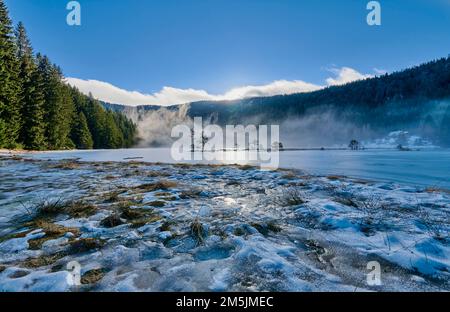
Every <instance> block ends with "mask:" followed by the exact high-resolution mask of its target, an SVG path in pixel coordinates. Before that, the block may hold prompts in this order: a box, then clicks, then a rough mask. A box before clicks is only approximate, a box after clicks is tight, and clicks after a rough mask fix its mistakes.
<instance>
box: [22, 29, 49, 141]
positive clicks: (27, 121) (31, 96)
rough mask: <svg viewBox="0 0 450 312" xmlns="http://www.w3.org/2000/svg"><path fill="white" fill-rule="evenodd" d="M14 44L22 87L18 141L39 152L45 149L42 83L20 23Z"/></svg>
mask: <svg viewBox="0 0 450 312" xmlns="http://www.w3.org/2000/svg"><path fill="white" fill-rule="evenodd" d="M16 42H17V58H18V60H19V64H20V72H19V79H20V82H21V86H22V88H21V89H22V93H21V102H22V105H21V108H22V110H21V114H22V124H21V131H20V140H21V142H23V144H24V147H25V148H27V149H32V150H41V149H44V148H45V147H46V143H45V123H44V95H43V93H42V89H43V82H42V78H41V76H40V75H39V73H38V71H37V66H36V64H35V60H34V57H33V49H32V47H31V44H30V41H29V39H28V37H27V34H26V30H25V27H24V26H23V24H22V23H19V24H18V25H17V29H16Z"/></svg>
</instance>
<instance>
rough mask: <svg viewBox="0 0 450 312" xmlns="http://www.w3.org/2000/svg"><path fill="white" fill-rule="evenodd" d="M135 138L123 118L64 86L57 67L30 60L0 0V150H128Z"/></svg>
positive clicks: (36, 57) (39, 58) (35, 57)
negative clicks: (125, 148)
mask: <svg viewBox="0 0 450 312" xmlns="http://www.w3.org/2000/svg"><path fill="white" fill-rule="evenodd" d="M135 133H136V127H135V125H134V124H133V123H132V122H131V121H130V120H129V119H127V118H126V117H125V116H124V115H122V114H121V113H118V112H113V111H110V110H106V109H105V108H104V107H103V106H102V105H101V104H100V102H98V101H97V100H95V99H93V98H92V97H90V96H86V95H83V94H82V93H81V92H79V91H78V90H77V89H75V88H73V87H70V86H69V85H67V84H66V83H65V82H64V76H63V74H62V70H61V69H60V68H59V67H58V66H56V65H55V64H53V63H52V62H51V61H50V59H49V58H48V57H47V56H44V55H41V54H39V53H37V54H35V53H34V52H33V48H32V46H31V43H30V40H29V39H28V37H27V33H26V30H25V27H24V25H23V24H22V23H19V24H18V25H17V27H15V28H14V27H13V25H12V21H11V19H10V17H9V14H8V10H7V8H6V5H5V4H4V2H3V0H0V148H24V149H30V150H57V149H58V150H60V149H72V148H78V149H92V148H120V147H130V146H131V145H133V143H134V137H135Z"/></svg>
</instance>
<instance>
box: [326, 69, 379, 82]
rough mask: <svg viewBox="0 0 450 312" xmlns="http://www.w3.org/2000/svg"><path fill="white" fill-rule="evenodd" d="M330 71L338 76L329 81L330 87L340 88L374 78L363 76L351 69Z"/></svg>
mask: <svg viewBox="0 0 450 312" xmlns="http://www.w3.org/2000/svg"><path fill="white" fill-rule="evenodd" d="M329 71H330V72H332V73H334V74H335V75H336V77H335V78H328V79H327V84H328V85H329V86H340V85H344V84H346V83H349V82H352V81H357V80H363V79H367V78H372V77H373V75H364V74H361V73H360V72H358V71H356V70H354V69H353V68H350V67H342V68H332V69H329Z"/></svg>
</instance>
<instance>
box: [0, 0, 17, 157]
mask: <svg viewBox="0 0 450 312" xmlns="http://www.w3.org/2000/svg"><path fill="white" fill-rule="evenodd" d="M18 72H19V67H18V62H17V58H16V46H15V42H14V34H13V28H12V23H11V19H10V18H9V13H8V9H7V8H6V5H5V3H4V1H3V0H0V147H8V148H14V147H18V137H19V131H20V102H19V94H20V83H19V78H18Z"/></svg>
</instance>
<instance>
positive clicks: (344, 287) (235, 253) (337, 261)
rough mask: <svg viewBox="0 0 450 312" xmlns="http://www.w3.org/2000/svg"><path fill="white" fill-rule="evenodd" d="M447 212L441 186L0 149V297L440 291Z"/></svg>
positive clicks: (449, 199) (449, 267)
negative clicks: (376, 279)
mask: <svg viewBox="0 0 450 312" xmlns="http://www.w3.org/2000/svg"><path fill="white" fill-rule="evenodd" d="M449 214H450V194H449V193H448V192H445V191H440V190H435V189H423V188H422V189H421V188H414V187H411V186H404V185H398V184H394V183H381V182H371V181H366V180H361V179H352V178H347V177H341V176H312V175H307V174H305V173H304V172H302V171H300V170H276V171H260V170H259V169H258V168H254V167H251V166H243V167H239V166H221V165H183V164H160V163H144V162H128V163H127V162H102V163H98V162H78V161H76V160H59V161H55V160H36V159H27V158H26V155H25V156H14V157H12V156H8V155H3V156H0V291H80V290H91V291H354V290H357V291H367V290H368V291H372V290H373V291H385V290H391V291H405V290H413V291H442V290H447V291H448V290H450V283H449V280H450V273H449V272H450V260H449V259H450V239H449V237H448V234H449V230H450V228H449V219H450V218H449ZM72 261H76V262H78V263H79V264H80V265H81V276H82V279H81V281H82V285H81V286H72V285H70V283H68V280H67V276H68V275H69V273H68V271H67V268H66V266H67V264H68V263H69V262H72ZM370 261H377V262H379V263H380V265H381V268H382V274H381V281H382V285H381V286H370V285H368V284H367V283H366V277H367V274H368V273H369V272H370V271H369V270H367V263H368V262H370Z"/></svg>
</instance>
